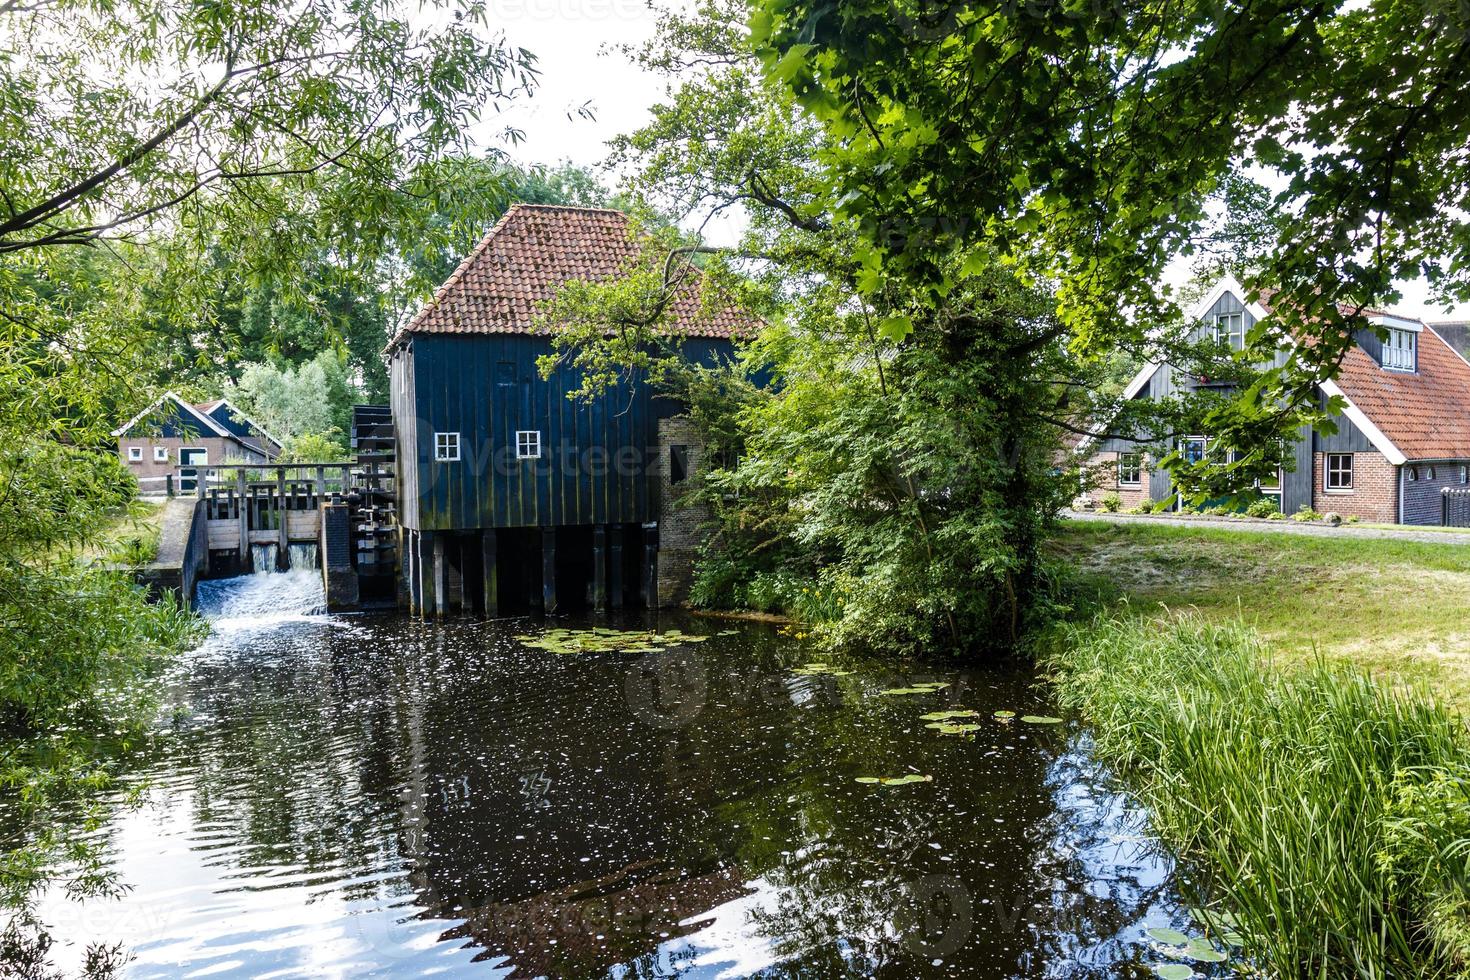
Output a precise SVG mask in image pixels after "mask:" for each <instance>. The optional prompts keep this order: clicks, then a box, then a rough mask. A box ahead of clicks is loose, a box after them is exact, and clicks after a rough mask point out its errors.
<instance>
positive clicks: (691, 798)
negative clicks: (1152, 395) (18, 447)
mask: <svg viewBox="0 0 1470 980" xmlns="http://www.w3.org/2000/svg"><path fill="white" fill-rule="evenodd" d="M202 590H203V593H202V597H201V598H202V605H203V606H204V607H205V609H206V610H207V611H208V612H209V614H210V616H211V618H212V619H213V620H214V633H213V635H212V636H211V638H210V639H209V640H208V641H207V642H206V643H205V644H204V645H203V646H202V647H201V648H200V649H199V650H197V651H195V652H194V653H193V654H191V655H190V656H189V657H187V658H186V659H185V661H184V662H183V663H182V664H180V666H179V667H178V669H177V671H176V672H175V676H174V677H173V678H172V679H171V683H172V684H173V685H174V689H173V691H172V695H173V697H174V699H175V700H176V701H177V702H178V703H180V704H184V705H187V710H185V711H182V712H179V713H177V714H176V716H175V717H174V718H173V719H171V720H170V721H169V722H167V723H166V725H165V727H166V728H168V731H167V733H166V734H165V735H164V736H163V737H161V738H160V739H159V740H158V743H157V745H155V746H154V747H152V748H151V749H149V750H148V751H147V752H145V753H142V754H141V755H140V757H139V758H137V759H136V760H134V763H133V765H132V766H131V769H130V773H129V775H128V777H127V782H128V783H130V784H133V785H142V786H143V787H144V789H143V802H142V804H141V805H139V806H137V807H133V808H127V807H121V806H119V807H117V808H116V810H115V814H114V816H113V817H112V819H111V820H110V822H109V823H108V825H107V826H106V828H105V830H104V831H103V833H104V834H105V835H106V837H107V839H108V841H109V842H110V850H111V855H112V860H113V862H114V866H115V867H116V869H117V870H118V871H119V872H120V874H121V876H122V878H123V880H124V881H125V882H127V884H128V885H129V886H130V890H129V891H128V892H127V893H126V894H125V895H124V896H123V897H122V898H120V899H118V900H108V901H100V900H99V901H92V902H87V903H83V904H80V905H74V904H71V903H69V902H67V901H66V900H65V899H63V898H61V897H59V896H52V897H49V898H48V899H47V901H46V902H45V904H44V906H43V908H42V914H43V918H44V919H45V920H46V921H47V922H48V923H49V924H51V925H52V926H53V931H54V933H55V935H56V936H57V938H58V939H59V940H62V941H64V942H65V943H66V945H65V947H64V948H62V949H61V950H60V952H61V956H60V957H59V960H60V961H61V962H62V963H63V965H65V963H66V962H67V957H71V959H72V961H73V962H74V961H75V960H77V959H79V957H80V947H81V945H82V944H83V943H85V942H88V941H91V942H108V943H113V942H120V943H123V944H124V945H125V946H126V948H127V950H128V951H129V953H130V954H131V957H132V959H131V962H130V963H129V965H128V967H127V969H126V975H127V976H131V977H176V976H201V977H202V976H209V977H231V978H233V977H252V978H255V977H277V976H313V977H316V976H329V977H349V976H350V977H357V976H369V975H377V976H422V975H429V974H433V975H436V976H446V977H506V976H515V977H523V976H550V977H614V978H631V977H651V976H658V977H675V976H677V977H739V976H752V975H761V976H798V975H799V976H814V977H815V976H820V977H831V976H894V977H910V976H965V977H1116V976H1140V977H1142V976H1149V975H1152V970H1151V966H1152V965H1154V964H1159V963H1169V962H1170V960H1169V959H1168V958H1166V957H1163V956H1161V955H1160V951H1159V950H1158V949H1157V948H1155V947H1156V945H1157V944H1156V943H1154V942H1153V941H1152V940H1150V938H1149V937H1148V935H1147V934H1146V930H1147V929H1149V928H1151V927H1152V928H1160V927H1169V926H1174V927H1180V928H1183V927H1184V925H1186V924H1187V923H1188V922H1189V918H1188V915H1187V910H1185V909H1184V908H1183V906H1182V905H1181V902H1180V899H1179V897H1178V895H1177V893H1176V891H1175V888H1174V880H1173V877H1172V867H1171V865H1170V863H1169V862H1168V860H1167V858H1165V857H1163V856H1161V855H1160V854H1159V853H1158V852H1157V851H1156V850H1155V849H1154V848H1153V847H1152V846H1151V844H1150V841H1149V838H1148V835H1147V828H1146V824H1145V822H1144V819H1143V817H1142V815H1141V814H1139V813H1138V812H1137V811H1136V810H1135V809H1134V808H1133V807H1132V806H1131V805H1130V804H1129V802H1128V801H1127V799H1126V797H1124V796H1122V795H1120V794H1119V793H1118V792H1117V791H1116V790H1115V788H1114V787H1113V786H1112V785H1111V784H1110V783H1109V781H1108V780H1107V779H1106V777H1105V775H1104V774H1103V773H1101V772H1099V771H1098V769H1097V768H1096V767H1095V766H1094V765H1093V764H1092V763H1091V762H1090V760H1089V758H1088V754H1087V738H1086V733H1085V732H1084V731H1083V730H1082V729H1080V728H1079V726H1077V725H1076V724H1075V722H1072V721H1070V720H1062V721H1060V722H1059V723H1045V722H1043V723H1035V722H1023V721H1022V720H1021V716H1038V717H1045V716H1047V715H1048V714H1049V710H1050V709H1049V706H1048V705H1047V704H1046V702H1045V700H1044V691H1043V690H1041V689H1039V688H1038V686H1037V685H1036V684H1035V683H1034V679H1033V677H1031V676H1030V675H1029V674H1028V673H1026V672H1025V671H1023V670H1019V669H994V670H989V669H985V670H969V671H953V670H937V669H935V668H934V667H933V666H925V665H922V664H914V665H908V664H899V663H894V662H888V663H884V662H843V663H842V664H841V665H840V667H839V666H838V665H837V664H836V662H835V661H834V662H833V663H832V664H831V665H829V666H825V667H824V666H820V665H818V666H806V665H808V664H811V663H813V662H818V663H820V662H822V659H823V658H822V657H820V656H818V655H816V654H815V653H814V652H813V651H812V649H810V648H809V647H808V646H807V645H806V644H804V643H803V642H802V641H801V640H800V639H799V638H796V637H791V636H787V635H783V634H782V633H781V632H779V631H778V630H777V629H775V628H774V627H771V626H769V625H764V624H751V623H731V622H727V621H721V620H713V619H702V618H696V617H691V616H688V615H684V614H673V615H671V614H667V613H659V614H656V615H655V614H630V615H628V616H627V617H626V618H621V619H612V620H609V619H607V618H600V619H599V618H596V617H592V616H588V617H586V618H580V619H567V618H557V619H551V620H547V621H540V620H534V619H515V620H500V621H489V622H487V621H481V620H475V619H454V620H449V621H446V622H443V623H429V624H425V623H420V622H417V621H413V620H410V619H408V618H405V617H400V616H388V615H384V616H360V617H328V616H324V615H319V614H316V613H315V612H313V609H314V607H315V606H316V605H317V603H319V601H320V595H319V585H318V584H317V582H316V580H315V576H314V574H313V573H311V572H291V573H282V574H272V575H258V576H250V577H247V578H243V579H237V580H231V581H228V582H215V583H205V584H204V585H203V586H202ZM653 628H656V629H657V630H659V631H660V632H661V634H662V635H659V636H654V637H650V636H648V635H646V632H647V631H649V630H650V629H653ZM548 631H560V632H552V633H550V635H549V639H548ZM583 631H586V632H583ZM529 644H535V645H529ZM941 685H943V686H941ZM894 689H898V690H902V691H908V692H910V693H886V694H885V693H883V692H885V691H893V690H894ZM942 711H974V712H976V714H974V715H964V716H954V717H951V718H948V719H931V720H925V719H924V718H923V717H922V716H924V715H926V714H934V713H936V712H942ZM997 711H1001V712H1014V713H1015V717H1012V718H1007V719H1004V720H1002V719H997V718H996V717H994V715H995V712H997ZM945 724H950V725H954V724H958V725H964V726H968V725H974V726H978V727H976V728H975V729H974V730H973V731H972V732H968V733H958V734H946V730H945V729H942V728H935V727H931V726H933V725H945ZM905 776H907V777H910V778H909V779H907V780H904V779H899V778H898V777H905ZM874 779H893V780H895V781H893V782H889V783H884V782H874V781H872V780H874ZM1196 967H1197V968H1198V969H1200V970H1202V971H1203V970H1204V969H1206V967H1205V966H1204V965H1202V964H1196ZM1201 975H1203V974H1201Z"/></svg>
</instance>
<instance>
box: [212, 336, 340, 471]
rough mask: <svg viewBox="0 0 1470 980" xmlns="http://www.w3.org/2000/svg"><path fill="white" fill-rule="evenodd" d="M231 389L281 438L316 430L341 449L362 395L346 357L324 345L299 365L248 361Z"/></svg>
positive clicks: (312, 433) (233, 398)
mask: <svg viewBox="0 0 1470 980" xmlns="http://www.w3.org/2000/svg"><path fill="white" fill-rule="evenodd" d="M225 395H226V397H228V398H229V399H230V403H231V404H233V405H235V406H237V407H238V408H239V409H240V410H241V411H242V412H244V413H245V414H246V415H248V416H249V417H250V418H252V419H254V420H255V421H256V422H259V423H260V424H261V425H262V426H264V427H265V429H266V431H267V432H269V433H270V434H271V435H273V436H275V437H276V438H277V439H281V440H283V441H284V442H287V443H290V442H292V441H294V440H298V439H300V438H302V437H304V436H316V437H320V438H323V439H326V440H328V441H331V442H334V443H336V444H337V447H338V452H339V453H340V452H343V451H345V449H346V438H347V433H348V432H350V431H351V429H352V406H353V404H354V403H355V402H357V401H359V400H360V399H359V394H358V391H357V389H356V388H355V386H353V385H352V384H350V383H349V382H348V380H347V363H346V358H345V357H344V356H343V355H341V354H339V353H337V352H335V351H322V352H321V353H320V354H318V355H317V356H316V357H314V358H312V359H311V360H310V361H307V362H306V363H304V364H302V365H300V366H299V367H295V368H293V367H290V366H285V367H278V366H276V365H274V364H260V363H257V364H246V365H243V367H242V368H241V371H240V380H239V381H238V382H236V383H235V384H233V385H231V386H229V387H228V388H227V389H226V391H225Z"/></svg>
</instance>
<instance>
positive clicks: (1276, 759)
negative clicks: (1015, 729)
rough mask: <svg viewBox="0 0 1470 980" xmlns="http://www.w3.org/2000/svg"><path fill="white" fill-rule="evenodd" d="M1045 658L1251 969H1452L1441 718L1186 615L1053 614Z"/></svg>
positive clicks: (1457, 921)
mask: <svg viewBox="0 0 1470 980" xmlns="http://www.w3.org/2000/svg"><path fill="white" fill-rule="evenodd" d="M1047 666H1048V667H1049V669H1050V670H1051V671H1052V672H1053V673H1054V674H1055V676H1056V679H1057V687H1058V691H1059V696H1060V698H1061V702H1062V703H1063V704H1064V705H1065V706H1066V707H1069V708H1072V709H1074V710H1078V711H1080V712H1082V713H1083V714H1084V715H1085V716H1086V717H1087V718H1088V719H1089V720H1090V721H1091V722H1092V724H1093V731H1094V737H1095V739H1096V749H1097V752H1098V753H1099V755H1100V756H1101V757H1102V758H1103V759H1104V760H1105V761H1107V762H1109V763H1111V764H1112V765H1115V766H1117V767H1118V768H1119V770H1120V772H1121V773H1122V774H1123V776H1124V778H1125V779H1126V780H1127V781H1128V783H1129V785H1130V786H1131V787H1132V788H1133V789H1134V791H1135V792H1137V793H1138V794H1139V796H1140V797H1141V799H1142V800H1143V802H1144V803H1145V804H1146V805H1147V806H1148V807H1149V809H1150V814H1151V819H1152V824H1153V828H1154V830H1155V831H1156V832H1157V833H1158V834H1159V835H1160V836H1161V837H1162V838H1163V839H1164V840H1165V841H1166V842H1168V844H1169V845H1170V846H1171V847H1173V848H1174V849H1175V850H1176V851H1177V852H1178V853H1180V854H1182V855H1183V856H1184V858H1185V859H1186V860H1187V861H1188V862H1189V863H1190V864H1191V865H1193V866H1194V867H1195V868H1196V869H1198V871H1199V873H1200V877H1199V878H1197V879H1196V880H1198V881H1199V882H1200V886H1199V887H1200V890H1201V892H1202V894H1201V895H1199V896H1197V897H1199V898H1202V899H1206V898H1208V899H1214V898H1219V899H1223V900H1224V901H1225V903H1226V904H1227V905H1228V906H1229V907H1230V908H1231V909H1233V910H1234V912H1235V913H1236V918H1238V920H1239V922H1240V925H1241V930H1242V932H1243V933H1244V934H1245V938H1246V940H1247V942H1246V945H1247V949H1248V951H1249V953H1250V954H1251V955H1252V956H1253V957H1254V959H1255V961H1256V963H1257V965H1258V966H1260V968H1261V969H1262V970H1263V971H1264V972H1265V973H1267V974H1269V975H1272V976H1282V977H1285V976H1332V977H1361V978H1364V980H1367V978H1382V977H1396V976H1414V977H1439V976H1460V975H1463V971H1464V968H1465V965H1466V962H1467V960H1466V959H1465V955H1464V954H1465V951H1466V945H1465V937H1466V932H1465V922H1466V919H1465V917H1464V916H1465V910H1466V907H1467V891H1466V882H1467V881H1470V876H1467V871H1470V867H1467V849H1470V825H1467V816H1466V814H1467V813H1470V810H1467V809H1466V806H1465V795H1464V794H1465V792H1466V782H1465V780H1466V773H1467V772H1470V747H1467V745H1466V735H1465V729H1464V726H1463V724H1462V722H1461V720H1460V719H1459V718H1458V717H1457V716H1456V715H1454V714H1453V713H1451V712H1449V711H1446V710H1444V709H1442V708H1440V707H1438V706H1436V705H1435V704H1434V703H1433V702H1431V701H1430V700H1429V699H1427V698H1426V697H1425V696H1424V695H1422V694H1420V693H1418V692H1417V691H1414V690H1405V689H1403V688H1401V687H1398V686H1393V687H1389V686H1384V685H1380V684H1378V683H1376V682H1375V681H1373V680H1372V679H1371V678H1370V677H1369V676H1368V675H1366V674H1362V673H1358V672H1354V671H1345V670H1335V669H1329V668H1327V667H1325V666H1322V665H1321V664H1320V663H1319V664H1317V665H1316V666H1315V667H1308V668H1303V669H1300V670H1293V671H1289V672H1281V671H1277V670H1274V669H1272V668H1271V665H1270V664H1269V662H1268V661H1267V658H1266V655H1265V652H1264V651H1263V650H1262V649H1261V647H1260V645H1259V643H1258V641H1257V640H1256V638H1255V636H1254V634H1252V633H1251V632H1250V631H1249V630H1248V629H1246V628H1245V627H1243V626H1241V625H1239V624H1238V623H1226V624H1223V625H1212V624H1209V623H1207V622H1205V621H1203V620H1202V619H1199V618H1197V617H1195V616H1183V617H1178V618H1175V619H1171V620H1169V621H1167V622H1165V623H1162V624H1161V623H1159V622H1157V621H1152V620H1125V621H1106V620H1105V621H1099V622H1097V623H1094V624H1092V625H1090V626H1082V627H1075V628H1070V629H1068V630H1065V631H1063V634H1062V636H1061V638H1060V640H1059V643H1058V646H1057V648H1056V650H1055V652H1053V653H1052V654H1050V655H1049V659H1048V661H1047Z"/></svg>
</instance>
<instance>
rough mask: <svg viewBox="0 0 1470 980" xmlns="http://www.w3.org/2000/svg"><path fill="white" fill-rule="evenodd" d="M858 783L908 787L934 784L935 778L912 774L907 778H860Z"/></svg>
mask: <svg viewBox="0 0 1470 980" xmlns="http://www.w3.org/2000/svg"><path fill="white" fill-rule="evenodd" d="M856 781H857V782H859V783H868V784H873V783H877V784H879V785H882V786H907V785H909V784H910V783H932V782H933V781H934V777H933V776H927V775H920V774H919V773H916V772H911V773H909V774H908V775H906V776H858V777H857V779H856Z"/></svg>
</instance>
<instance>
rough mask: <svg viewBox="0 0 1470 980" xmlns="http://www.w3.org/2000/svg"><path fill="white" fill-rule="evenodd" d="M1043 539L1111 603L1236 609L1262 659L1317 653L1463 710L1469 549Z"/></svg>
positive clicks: (1194, 531) (1231, 538)
mask: <svg viewBox="0 0 1470 980" xmlns="http://www.w3.org/2000/svg"><path fill="white" fill-rule="evenodd" d="M1052 547H1053V549H1054V551H1055V552H1056V553H1057V554H1059V555H1061V556H1063V557H1066V558H1067V559H1069V560H1070V561H1071V562H1072V563H1073V565H1074V566H1075V567H1076V569H1077V571H1078V576H1079V578H1080V581H1081V584H1082V586H1083V588H1084V590H1085V591H1087V592H1088V593H1090V594H1092V595H1095V596H1097V597H1098V598H1099V599H1101V600H1102V602H1103V603H1104V604H1105V605H1106V606H1108V607H1110V608H1115V609H1116V608H1123V607H1125V606H1126V608H1129V609H1131V610H1132V611H1133V612H1134V613H1136V614H1138V615H1157V614H1159V613H1160V612H1162V611H1163V610H1165V609H1184V608H1194V609H1198V610H1199V611H1200V612H1201V613H1202V614H1204V615H1205V616H1206V617H1207V618H1210V619H1222V620H1223V619H1225V618H1234V617H1239V618H1240V619H1242V620H1244V621H1245V622H1246V623H1247V624H1249V625H1251V626H1254V627H1255V628H1256V629H1257V630H1258V631H1259V633H1260V635H1261V637H1262V638H1263V640H1264V641H1265V643H1264V646H1265V647H1266V649H1267V650H1268V656H1270V657H1271V658H1279V659H1280V660H1281V661H1282V662H1302V661H1307V660H1311V659H1312V658H1314V657H1315V656H1316V655H1317V654H1318V653H1320V654H1321V655H1322V656H1323V657H1324V658H1326V659H1327V660H1328V661H1345V662H1350V663H1353V664H1356V665H1358V666H1360V667H1363V668H1366V669H1367V670H1369V671H1371V672H1372V673H1373V674H1374V675H1375V676H1377V677H1379V678H1380V679H1384V680H1390V681H1395V682H1410V683H1413V682H1420V683H1424V684H1427V685H1428V686H1429V688H1430V689H1431V690H1432V691H1433V692H1434V693H1435V695H1436V696H1437V697H1438V698H1439V699H1441V700H1442V701H1444V702H1445V703H1446V704H1451V705H1454V706H1455V707H1457V708H1459V709H1460V710H1462V711H1470V546H1465V545H1462V544H1453V543H1446V544H1437V543H1428V542H1419V541H1399V540H1393V539H1377V538H1349V537H1342V538H1332V537H1315V536H1314V537H1308V536H1297V535H1285V534H1275V533H1271V532H1248V531H1235V530H1220V529H1215V528H1193V527H1169V526H1164V525H1146V524H1141V523H1140V524H1126V525H1111V524H1101V523H1097V524H1094V523H1082V522H1077V523H1069V524H1064V525H1063V527H1062V529H1061V531H1060V532H1059V533H1058V534H1057V536H1056V539H1055V540H1054V542H1053V545H1052Z"/></svg>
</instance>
